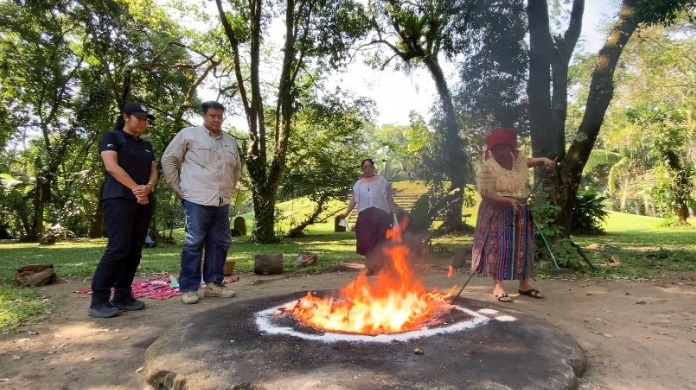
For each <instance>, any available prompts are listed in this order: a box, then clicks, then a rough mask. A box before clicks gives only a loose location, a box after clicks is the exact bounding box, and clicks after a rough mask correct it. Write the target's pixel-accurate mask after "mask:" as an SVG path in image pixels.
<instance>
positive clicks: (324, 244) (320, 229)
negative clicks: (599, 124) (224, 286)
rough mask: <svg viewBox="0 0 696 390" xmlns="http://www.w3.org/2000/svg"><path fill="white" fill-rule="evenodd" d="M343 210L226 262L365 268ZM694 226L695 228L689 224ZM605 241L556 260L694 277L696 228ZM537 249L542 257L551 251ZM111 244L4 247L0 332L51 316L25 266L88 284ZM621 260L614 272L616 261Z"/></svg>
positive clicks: (336, 206)
mask: <svg viewBox="0 0 696 390" xmlns="http://www.w3.org/2000/svg"><path fill="white" fill-rule="evenodd" d="M395 188H397V189H400V190H402V191H404V192H407V191H412V192H417V191H419V190H422V188H424V187H423V186H422V184H419V183H416V184H413V183H407V184H399V183H396V184H395ZM311 206H312V205H311V204H310V203H309V201H308V200H307V199H297V200H294V201H291V202H284V203H282V204H280V205H279V206H278V208H279V210H280V213H281V218H280V219H279V220H280V223H279V231H280V232H284V231H287V230H288V229H289V228H290V226H291V225H292V224H293V223H297V222H298V221H299V220H301V218H304V216H305V215H306V214H307V213H309V212H311V210H312V207H311ZM344 208H345V203H342V202H335V203H332V204H330V205H329V208H327V210H328V211H327V212H325V216H324V218H325V219H326V220H325V221H324V222H322V223H319V224H316V225H312V226H311V227H310V228H309V229H307V233H308V235H307V236H305V237H303V238H298V239H283V240H282V241H281V242H279V243H277V244H271V245H259V244H254V243H250V242H249V240H248V236H246V237H236V238H234V242H233V244H232V247H231V248H230V253H229V256H228V258H229V259H231V260H234V261H235V262H236V265H235V270H236V271H237V272H251V271H252V270H253V263H254V256H255V255H257V254H260V253H283V254H284V270H285V272H302V273H313V272H318V271H319V270H321V269H322V268H326V267H329V266H332V265H336V264H340V263H345V262H353V261H360V260H361V259H360V257H359V256H357V255H356V254H355V235H354V234H353V233H351V232H344V233H334V232H333V218H331V213H332V212H334V211H336V210H338V211H342V210H343V209H344ZM476 208H477V206H473V207H469V208H465V209H464V214H471V216H469V217H467V218H466V222H467V223H468V224H470V225H471V224H473V223H474V222H475V221H476ZM243 216H244V217H245V219H246V222H247V231H248V232H250V231H251V223H252V216H251V215H250V214H247V215H243ZM691 224H692V225H694V224H696V223H695V221H691ZM605 230H606V234H604V235H599V236H574V237H573V240H574V241H575V242H576V243H578V244H579V245H580V246H581V247H583V248H585V252H586V253H587V254H588V256H589V257H590V259H591V261H592V263H593V264H595V265H596V266H597V267H598V270H597V271H594V272H591V271H589V269H588V267H586V266H584V263H583V262H582V260H581V259H580V257H579V255H578V254H577V252H576V251H575V250H574V249H572V248H569V247H567V246H564V245H561V246H559V247H557V248H555V249H554V254H555V255H556V257H557V259H558V260H559V262H560V263H561V265H562V266H569V267H570V266H573V267H575V270H576V271H577V272H579V273H583V274H584V275H586V276H606V277H615V276H619V277H623V276H628V277H649V276H651V275H653V274H654V273H655V272H658V271H676V272H681V271H696V228H694V227H693V226H691V227H683V228H675V227H666V226H665V222H664V220H663V219H660V218H651V217H643V216H636V215H630V214H621V213H615V212H610V213H609V217H608V218H607V223H606V225H605ZM173 238H174V240H175V244H174V245H159V246H158V247H156V248H152V249H144V250H143V258H142V261H141V264H140V267H139V270H138V272H139V276H146V275H154V274H162V273H172V274H178V272H179V262H180V252H181V247H182V242H183V231H182V230H181V229H179V230H175V231H174V234H173ZM471 239H472V238H471V236H461V237H458V236H448V237H440V238H438V239H436V240H435V241H434V246H433V247H432V248H433V251H432V252H431V256H432V257H434V258H435V261H443V262H444V263H447V262H448V261H449V258H451V257H452V255H453V254H454V253H455V251H456V250H457V249H458V248H459V247H461V246H462V245H465V244H470V243H471ZM542 245H543V243H541V242H539V243H538V248H540V249H539V252H540V253H542V254H544V253H545V252H546V250H545V249H544V247H543V246H542ZM105 246H106V239H95V240H86V239H80V240H73V241H65V242H58V243H57V244H55V245H51V246H39V245H38V244H36V243H16V242H4V243H0V331H2V332H8V331H16V330H17V329H19V328H20V327H21V326H22V325H23V324H28V323H32V322H34V321H37V320H39V319H41V318H43V317H45V316H46V315H47V313H49V311H50V308H51V303H50V302H49V301H48V300H46V299H44V298H43V297H42V296H41V295H40V294H39V293H38V292H37V290H36V289H29V288H17V287H14V286H13V285H12V283H13V280H14V277H15V271H16V269H17V268H18V267H21V266H24V265H27V264H42V263H52V264H53V265H54V268H55V271H56V273H57V274H58V276H59V277H60V278H71V277H89V276H91V275H92V273H93V272H94V269H95V268H96V266H97V264H98V262H99V260H100V258H101V256H102V253H103V251H104V248H105ZM300 251H309V252H315V253H317V254H318V258H319V264H318V267H312V268H297V267H295V265H294V261H295V259H296V258H297V255H298V253H299V252H300ZM612 256H617V257H614V259H617V258H618V259H619V260H620V262H621V263H620V264H619V265H616V264H613V263H611V262H610V261H609V259H610V257H612ZM552 268H553V267H552V265H551V264H550V263H548V264H547V265H546V266H544V267H540V268H538V269H537V270H538V272H539V273H541V274H543V273H548V272H549V271H550V270H551V269H552Z"/></svg>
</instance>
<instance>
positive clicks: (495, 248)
mask: <svg viewBox="0 0 696 390" xmlns="http://www.w3.org/2000/svg"><path fill="white" fill-rule="evenodd" d="M541 165H544V166H546V168H548V169H555V168H556V163H555V162H554V161H552V160H550V159H548V158H546V157H540V158H524V157H521V156H520V153H519V151H518V150H517V131H516V130H515V129H513V128H497V129H494V130H493V131H492V132H491V134H489V135H488V137H487V138H486V153H485V161H484V162H483V164H481V166H479V169H478V171H477V172H476V182H477V186H478V190H479V192H480V193H481V198H482V201H481V206H480V207H479V212H478V219H477V221H476V231H475V233H474V248H473V252H472V254H473V257H472V265H471V266H472V268H473V269H474V270H475V271H476V272H479V273H481V274H483V275H487V276H490V277H492V278H493V295H494V296H495V297H496V299H497V300H498V301H500V302H512V298H511V297H510V296H509V295H508V293H507V292H505V289H504V288H503V283H502V281H503V280H519V281H520V285H519V289H518V292H519V293H520V295H526V296H530V297H533V298H543V297H544V295H543V294H542V293H541V291H539V290H537V289H535V288H532V286H531V285H530V284H529V277H530V276H531V274H532V270H533V268H534V224H533V221H532V215H531V213H530V210H529V206H528V205H527V198H528V196H529V191H528V189H527V188H528V181H529V176H528V168H529V167H535V166H541Z"/></svg>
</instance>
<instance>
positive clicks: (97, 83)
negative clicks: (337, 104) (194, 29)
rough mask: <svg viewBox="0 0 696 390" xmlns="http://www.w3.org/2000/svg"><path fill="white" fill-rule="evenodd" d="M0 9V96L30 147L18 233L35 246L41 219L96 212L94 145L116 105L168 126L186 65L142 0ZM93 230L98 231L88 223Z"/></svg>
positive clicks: (67, 1)
mask: <svg viewBox="0 0 696 390" xmlns="http://www.w3.org/2000/svg"><path fill="white" fill-rule="evenodd" d="M0 8H2V12H0V18H1V20H2V23H0V25H1V26H2V27H0V29H1V30H0V31H2V34H0V45H2V50H1V52H2V54H0V64H1V65H2V66H0V80H2V83H0V96H2V101H3V105H4V106H5V107H10V108H12V120H11V122H12V123H14V124H15V126H14V127H13V128H12V129H10V132H11V133H12V134H13V137H14V138H15V139H20V140H21V139H27V140H30V141H29V142H25V145H26V147H27V149H28V150H27V151H26V154H25V155H27V156H32V158H31V161H30V164H28V165H27V166H25V167H23V169H24V172H26V173H27V174H29V175H32V176H34V178H35V180H34V183H35V185H34V188H33V189H32V191H31V194H32V202H31V203H32V208H33V210H32V217H31V219H32V221H31V223H29V224H26V226H25V234H24V235H25V236H26V238H28V239H36V238H38V237H39V236H40V235H41V233H42V230H43V226H44V223H45V222H47V221H48V222H54V221H55V220H56V219H58V218H61V219H63V218H64V217H70V218H72V217H73V216H74V215H76V214H77V213H78V212H84V213H86V214H88V216H89V217H90V219H91V217H93V216H94V215H95V214H94V213H95V210H100V207H94V203H96V202H97V201H98V197H99V193H98V191H99V188H100V180H98V179H95V178H100V177H101V175H99V174H98V172H99V171H101V170H102V166H101V161H100V159H99V157H98V153H96V150H95V147H96V141H97V140H98V139H99V136H100V134H101V132H103V131H105V130H107V129H109V128H110V127H111V126H112V124H113V120H114V119H115V117H116V115H117V113H118V112H119V107H120V105H121V104H122V103H123V102H124V101H126V100H135V99H137V100H141V101H145V102H148V103H149V101H156V102H157V104H154V105H153V106H154V107H156V108H157V111H158V114H160V115H158V117H159V118H160V121H159V123H160V124H167V123H169V121H167V118H166V115H163V114H164V113H166V112H171V111H175V110H172V105H173V104H175V103H176V102H177V101H178V99H179V96H182V95H183V93H182V90H187V89H188V88H189V86H190V85H191V83H192V82H191V79H193V78H194V74H195V69H196V66H195V64H193V63H192V62H191V61H189V51H187V50H186V49H185V48H184V47H183V46H182V45H181V44H177V42H176V39H178V38H179V37H180V36H181V35H182V34H180V32H181V31H180V30H179V29H178V27H177V26H176V25H175V24H174V23H172V22H171V21H170V20H168V19H167V16H166V14H165V13H164V12H162V11H161V10H160V9H159V8H157V7H156V6H155V5H154V4H153V3H152V1H150V0H139V1H128V2H124V1H120V0H109V1H104V0H85V1H80V2H77V1H72V0H50V1H23V2H10V1H3V2H2V3H0ZM133 10H135V11H134V12H131V11H133ZM172 37H177V38H176V39H174V38H172ZM169 127H170V128H171V126H169ZM165 128H166V126H161V125H160V127H159V129H158V130H160V129H161V130H165ZM166 133H167V132H166V131H161V132H157V133H155V134H166ZM170 133H171V131H170ZM162 139H163V140H166V136H164V135H163V136H162ZM155 141H157V137H155ZM154 143H155V144H157V143H158V142H154ZM159 144H160V145H161V144H163V142H161V143H159ZM158 150H161V149H158ZM10 169H11V168H10ZM100 219H101V218H99V215H98V214H97V215H96V218H94V220H95V221H100ZM63 222H64V221H63ZM93 232H95V233H99V234H100V233H101V229H99V228H98V224H95V228H94V229H93Z"/></svg>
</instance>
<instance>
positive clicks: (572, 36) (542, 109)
mask: <svg viewBox="0 0 696 390" xmlns="http://www.w3.org/2000/svg"><path fill="white" fill-rule="evenodd" d="M584 4H585V2H584V0H573V3H572V9H571V14H570V20H569V24H568V29H567V30H566V31H565V33H564V34H563V36H561V35H556V36H553V37H552V36H551V33H550V29H549V16H548V5H547V1H546V0H529V1H528V7H527V13H528V18H529V31H530V70H529V82H528V87H527V88H528V95H529V105H530V115H529V116H530V126H531V134H532V148H533V152H534V154H535V155H537V156H546V157H550V158H554V157H557V156H566V157H565V159H564V161H563V164H562V165H561V168H560V174H558V175H554V178H555V179H554V180H555V186H554V187H553V193H552V197H551V199H552V201H553V202H554V203H555V204H556V205H558V206H560V212H559V214H558V216H557V222H558V224H559V225H560V226H561V227H562V229H563V230H564V233H566V234H567V233H569V232H570V223H571V217H572V212H573V206H574V202H575V198H576V196H577V192H578V188H579V185H580V180H581V178H582V171H583V168H584V166H585V164H586V162H587V161H588V159H589V156H590V153H591V152H592V148H593V147H594V143H595V141H596V139H597V135H598V134H599V131H600V128H601V126H602V122H603V120H604V114H605V112H606V110H607V107H608V106H609V103H610V102H611V99H612V97H613V92H614V81H613V75H614V71H615V69H616V65H617V63H618V61H619V58H620V56H621V53H622V51H623V48H624V47H625V45H626V43H627V42H628V40H629V39H630V38H631V36H632V35H633V33H634V32H635V31H636V29H638V28H639V27H640V26H641V25H652V24H656V23H665V24H668V23H671V22H672V21H673V20H674V19H675V17H676V15H677V13H678V12H679V11H680V10H684V9H689V10H693V7H694V5H695V4H696V1H694V0H663V1H649V0H623V1H622V2H621V10H620V12H619V18H618V20H617V21H616V23H615V24H614V25H613V27H612V28H611V31H610V33H609V36H608V38H607V40H606V42H605V44H604V46H603V47H602V49H601V50H600V52H599V56H598V58H597V64H596V66H595V70H594V72H593V74H592V81H591V83H590V90H589V95H588V98H587V103H586V105H585V112H584V115H583V118H582V121H581V123H580V126H579V129H578V132H577V133H576V135H575V137H574V138H573V140H572V142H571V144H570V147H569V149H568V151H567V153H566V152H565V120H566V114H567V78H568V63H569V59H570V55H571V53H572V51H573V49H574V47H575V44H576V43H577V39H578V37H579V34H580V30H581V23H582V14H583V12H584Z"/></svg>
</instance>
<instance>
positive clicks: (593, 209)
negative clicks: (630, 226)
mask: <svg viewBox="0 0 696 390" xmlns="http://www.w3.org/2000/svg"><path fill="white" fill-rule="evenodd" d="M606 200H607V198H605V197H603V196H598V195H597V194H596V193H595V192H593V191H589V192H578V196H577V198H576V199H575V206H574V207H573V216H572V217H571V218H572V221H571V225H570V228H571V231H572V232H573V233H576V234H601V233H603V232H604V229H603V228H602V226H601V225H602V224H603V223H604V221H605V220H606V218H607V211H606V210H605V209H604V202H605V201H606Z"/></svg>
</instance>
